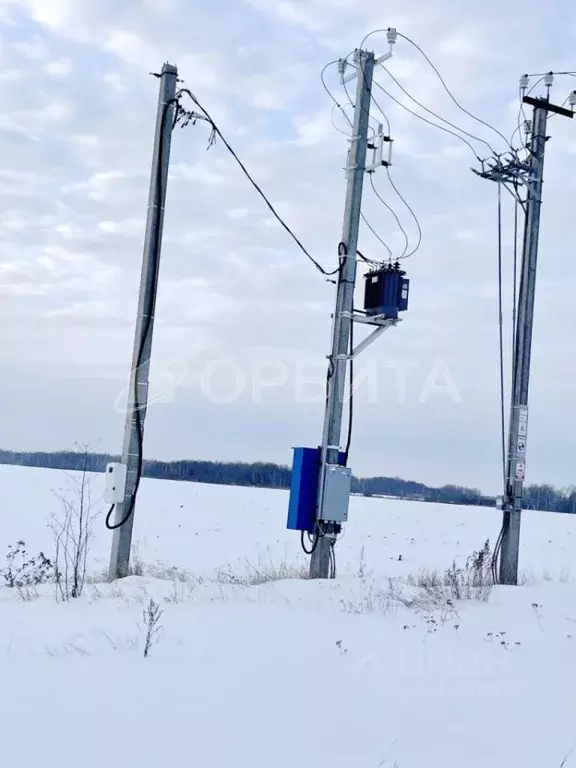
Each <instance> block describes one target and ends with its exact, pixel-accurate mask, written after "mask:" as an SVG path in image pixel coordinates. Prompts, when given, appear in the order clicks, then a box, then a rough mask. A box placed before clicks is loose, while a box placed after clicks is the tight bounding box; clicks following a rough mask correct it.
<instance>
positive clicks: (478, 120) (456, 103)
mask: <svg viewBox="0 0 576 768" xmlns="http://www.w3.org/2000/svg"><path fill="white" fill-rule="evenodd" d="M398 37H401V38H402V39H403V40H406V42H407V43H410V45H412V46H413V47H414V48H416V50H417V51H419V52H420V54H421V55H422V56H423V57H424V58H425V59H426V61H427V62H428V64H429V65H430V66H431V67H432V69H433V70H434V72H435V73H436V75H437V76H438V79H439V80H440V82H441V83H442V87H443V88H444V90H445V91H446V93H447V94H448V96H449V97H450V98H451V99H452V101H453V102H454V104H455V105H456V106H457V107H458V109H459V110H461V111H462V112H464V114H465V115H468V116H469V117H471V118H472V119H473V120H475V121H476V122H477V123H480V125H484V126H485V127H486V128H489V129H490V130H491V131H494V133H497V134H498V136H500V138H501V139H503V140H504V142H505V143H506V145H507V146H509V143H508V140H507V138H506V136H504V134H503V133H501V132H500V131H499V130H498V128H495V127H494V126H493V125H491V124H490V123H488V122H486V121H485V120H482V118H480V117H478V116H477V115H475V114H473V113H472V112H470V111H469V110H468V109H466V107H463V106H462V104H461V103H460V102H459V101H458V99H457V98H456V97H455V96H454V94H453V93H452V91H451V90H450V88H449V87H448V85H447V84H446V81H445V80H444V78H443V77H442V75H441V73H440V70H439V69H438V67H437V66H436V65H435V64H434V63H433V62H432V60H431V59H430V58H429V57H428V55H427V54H426V53H425V52H424V51H423V50H422V48H421V47H420V46H419V45H418V43H415V42H414V40H412V39H411V38H409V37H407V36H406V35H403V34H402V33H401V32H398Z"/></svg>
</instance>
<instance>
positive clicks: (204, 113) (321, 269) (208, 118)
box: [179, 88, 340, 277]
mask: <svg viewBox="0 0 576 768" xmlns="http://www.w3.org/2000/svg"><path fill="white" fill-rule="evenodd" d="M181 94H186V95H187V96H188V97H189V98H190V99H191V100H192V101H193V103H194V104H195V105H196V106H197V107H198V109H200V111H201V112H202V115H191V116H190V118H191V119H196V118H198V117H203V118H204V119H205V120H206V121H207V122H208V123H209V124H210V127H211V128H212V136H211V137H210V140H209V144H208V146H212V144H213V143H214V140H215V138H216V136H218V137H219V138H220V140H221V141H222V143H223V144H224V146H225V147H226V149H227V150H228V152H229V153H230V154H231V155H232V157H233V158H234V160H235V161H236V163H237V164H238V165H239V167H240V169H241V170H242V172H243V173H244V175H245V176H246V178H247V179H248V181H249V182H250V184H251V185H252V186H253V187H254V189H255V190H256V192H258V194H259V195H260V197H261V198H262V200H264V202H265V203H266V206H267V207H268V209H269V210H270V212H271V213H272V215H273V216H274V218H275V219H276V221H277V222H278V223H279V224H280V225H281V226H282V227H283V228H284V229H285V230H286V232H287V233H288V234H289V235H290V237H291V238H292V240H293V241H294V242H295V243H296V245H297V246H298V248H299V249H300V250H301V251H302V253H303V254H304V255H305V256H306V257H307V258H308V259H309V260H310V261H311V262H312V264H314V266H315V267H316V269H317V270H318V271H319V272H320V273H321V274H323V275H324V276H325V277H330V276H332V275H335V274H337V273H338V271H339V270H340V266H338V267H337V268H336V269H334V270H332V271H331V272H327V271H326V270H325V269H324V267H323V266H322V265H321V264H320V263H319V262H318V261H316V259H315V258H314V257H313V256H312V255H311V254H310V252H309V251H308V250H307V249H306V248H305V247H304V245H303V244H302V242H301V240H300V239H299V238H298V237H297V236H296V235H295V234H294V232H293V231H292V230H291V229H290V227H289V226H288V224H286V222H285V221H284V219H283V218H282V217H281V216H280V214H279V213H278V212H277V211H276V208H275V207H274V206H273V205H272V203H271V202H270V200H269V199H268V197H267V196H266V194H265V193H264V191H263V190H262V188H261V187H260V185H259V184H258V183H257V182H256V181H255V180H254V178H253V176H252V175H251V174H250V172H249V171H248V169H247V168H246V166H245V165H244V163H243V162H242V160H240V158H239V157H238V155H237V154H236V152H235V151H234V150H233V149H232V147H231V146H230V144H229V143H228V141H227V140H226V138H225V137H224V135H223V133H222V131H221V130H220V129H219V128H218V126H217V125H216V123H215V122H214V120H213V119H212V117H211V116H210V114H209V112H208V111H207V110H206V109H205V108H204V107H203V106H202V104H201V103H200V102H199V101H198V99H197V98H196V96H195V95H194V94H193V93H192V91H190V90H189V89H188V88H182V89H181V90H180V91H179V95H181Z"/></svg>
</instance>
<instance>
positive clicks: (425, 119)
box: [374, 80, 481, 162]
mask: <svg viewBox="0 0 576 768" xmlns="http://www.w3.org/2000/svg"><path fill="white" fill-rule="evenodd" d="M374 85H375V86H376V87H377V88H379V89H380V90H381V91H382V92H383V93H385V94H386V96H388V98H389V99H391V100H392V101H393V102H395V103H396V104H397V105H398V106H399V107H401V108H402V109H404V110H406V112H409V113H410V114H411V115H414V117H417V118H418V119H419V120H422V121H423V122H425V123H427V124H428V125H431V126H432V127H433V128H438V129H439V130H440V131H444V133H448V134H450V136H454V137H455V138H457V139H460V141H463V142H464V144H466V146H467V147H468V148H469V149H470V151H471V152H472V154H473V155H474V158H475V159H476V160H478V162H481V160H480V158H479V157H478V153H477V152H476V150H475V149H474V147H473V146H472V144H471V143H470V142H469V141H468V139H465V138H464V136H461V135H460V134H459V133H456V132H455V131H451V130H450V129H449V128H445V127H444V126H443V125H438V123H434V122H432V120H428V118H427V117H424V116H423V115H419V114H418V112H414V110H413V109H410V107H407V106H406V105H405V104H402V102H401V101H400V100H399V99H397V98H396V97H395V96H393V95H392V94H391V93H390V92H389V91H387V90H386V88H384V86H382V85H380V83H378V82H377V81H376V80H375V81H374Z"/></svg>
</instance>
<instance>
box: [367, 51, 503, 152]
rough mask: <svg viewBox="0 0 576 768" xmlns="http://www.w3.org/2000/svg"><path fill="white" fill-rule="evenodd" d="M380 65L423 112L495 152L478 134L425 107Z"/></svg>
mask: <svg viewBox="0 0 576 768" xmlns="http://www.w3.org/2000/svg"><path fill="white" fill-rule="evenodd" d="M380 66H381V67H382V69H383V70H384V72H386V74H387V75H388V76H389V77H390V78H391V79H392V80H393V81H394V82H395V83H396V85H397V86H398V88H400V90H401V91H402V92H403V93H405V94H406V96H408V98H409V99H410V100H411V101H413V102H414V104H417V105H418V106H419V107H420V108H421V109H423V110H424V111H425V112H428V114H429V115H432V116H433V117H435V118H436V119H437V120H441V121H442V122H443V123H446V125H449V126H450V127H451V128H454V130H456V131H460V132H461V133H463V134H464V135H465V136H468V137H469V138H470V139H473V140H474V141H478V142H480V143H481V144H484V145H485V146H486V147H488V149H489V150H490V152H492V153H493V154H496V152H495V150H494V148H493V147H492V145H491V144H490V143H489V142H487V141H486V140H485V139H481V138H480V137H479V136H475V135H474V134H473V133H470V132H469V131H465V130H464V128H460V127H459V126H458V125H455V124H454V123H451V122H450V120H447V119H446V118H445V117H441V116H440V115H438V114H437V113H436V112H434V111H433V110H432V109H430V108H429V107H427V106H425V105H424V104H422V103H421V102H420V101H418V99H416V98H415V97H414V96H412V94H411V93H409V91H408V90H407V89H406V88H405V87H404V86H403V85H402V83H401V82H400V81H399V80H397V79H396V78H395V77H394V75H393V74H392V72H390V70H389V69H388V68H387V67H385V66H384V65H383V64H381V65H380Z"/></svg>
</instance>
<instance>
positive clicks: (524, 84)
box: [520, 75, 530, 91]
mask: <svg viewBox="0 0 576 768" xmlns="http://www.w3.org/2000/svg"><path fill="white" fill-rule="evenodd" d="M529 83H530V78H529V77H528V75H522V77H521V78H520V90H521V91H525V90H526V88H528V85H529Z"/></svg>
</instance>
